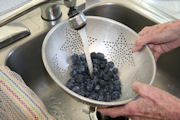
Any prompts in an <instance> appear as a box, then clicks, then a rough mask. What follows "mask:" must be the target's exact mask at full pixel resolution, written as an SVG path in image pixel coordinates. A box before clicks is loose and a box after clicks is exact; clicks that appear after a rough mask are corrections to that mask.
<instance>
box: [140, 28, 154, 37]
mask: <svg viewBox="0 0 180 120" xmlns="http://www.w3.org/2000/svg"><path fill="white" fill-rule="evenodd" d="M151 28H152V27H144V28H143V29H142V30H141V31H140V32H139V33H138V34H139V35H140V36H143V35H145V34H148V32H149V31H150V29H151Z"/></svg>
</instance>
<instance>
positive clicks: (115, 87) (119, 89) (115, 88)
mask: <svg viewBox="0 0 180 120" xmlns="http://www.w3.org/2000/svg"><path fill="white" fill-rule="evenodd" d="M113 90H114V91H119V92H120V93H121V86H120V85H114V87H113Z"/></svg>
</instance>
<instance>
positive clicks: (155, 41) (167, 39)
mask: <svg viewBox="0 0 180 120" xmlns="http://www.w3.org/2000/svg"><path fill="white" fill-rule="evenodd" d="M146 44H148V45H149V47H150V49H151V50H152V52H153V54H154V57H155V59H156V60H157V59H158V58H159V56H160V55H161V54H163V53H165V52H168V51H170V50H172V49H175V48H177V47H179V46H180V20H176V21H171V22H167V23H165V24H158V25H154V26H150V27H145V28H144V29H142V30H141V31H140V32H139V38H138V39H137V40H136V45H135V46H134V48H133V52H136V51H138V50H140V49H142V48H143V46H144V45H146Z"/></svg>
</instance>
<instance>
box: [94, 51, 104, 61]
mask: <svg viewBox="0 0 180 120" xmlns="http://www.w3.org/2000/svg"><path fill="white" fill-rule="evenodd" d="M96 57H97V58H98V59H100V60H103V59H104V54H103V53H97V54H96Z"/></svg>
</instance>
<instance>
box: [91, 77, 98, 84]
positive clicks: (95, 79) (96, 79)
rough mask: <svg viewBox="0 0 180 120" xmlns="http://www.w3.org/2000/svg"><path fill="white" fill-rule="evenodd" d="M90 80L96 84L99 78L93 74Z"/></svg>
mask: <svg viewBox="0 0 180 120" xmlns="http://www.w3.org/2000/svg"><path fill="white" fill-rule="evenodd" d="M92 82H93V84H94V85H96V84H97V83H98V82H99V80H98V78H97V77H96V76H94V78H93V80H92Z"/></svg>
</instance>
